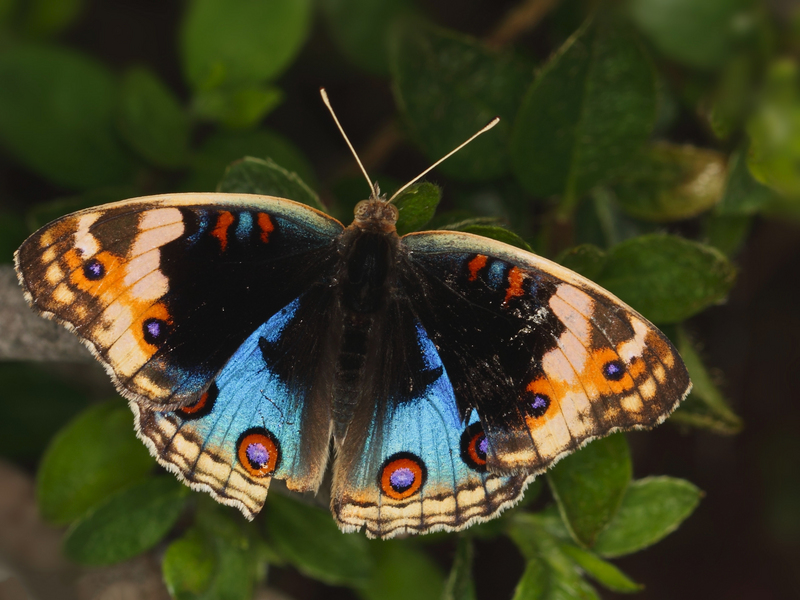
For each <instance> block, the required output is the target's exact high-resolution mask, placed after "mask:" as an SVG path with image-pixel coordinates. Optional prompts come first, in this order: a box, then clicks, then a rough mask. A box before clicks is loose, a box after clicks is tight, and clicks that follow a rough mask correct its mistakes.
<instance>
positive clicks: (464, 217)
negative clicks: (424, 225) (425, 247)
mask: <svg viewBox="0 0 800 600" xmlns="http://www.w3.org/2000/svg"><path fill="white" fill-rule="evenodd" d="M501 223H502V219H501V218H500V217H476V216H474V215H473V214H472V212H471V211H468V210H448V211H444V212H439V213H438V214H437V215H436V216H434V217H433V219H431V220H430V222H429V223H428V229H447V230H450V231H461V228H462V227H469V226H471V225H496V226H500V224H501Z"/></svg>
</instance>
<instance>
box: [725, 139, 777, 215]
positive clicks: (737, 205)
mask: <svg viewBox="0 0 800 600" xmlns="http://www.w3.org/2000/svg"><path fill="white" fill-rule="evenodd" d="M746 156H747V148H746V147H745V148H742V149H740V150H738V151H736V152H734V153H733V154H732V155H731V158H730V160H729V161H728V181H727V183H726V185H725V193H724V194H723V196H722V200H721V201H720V203H719V204H718V205H717V208H716V212H717V213H719V214H722V215H752V214H755V213H758V212H760V211H761V210H763V209H764V208H765V207H767V206H768V205H769V204H770V203H772V202H773V201H774V198H775V194H774V192H773V191H772V190H771V189H769V188H768V187H767V186H765V185H763V184H761V183H759V182H758V181H756V180H755V178H754V177H753V176H752V175H751V174H750V169H748V168H747V160H746Z"/></svg>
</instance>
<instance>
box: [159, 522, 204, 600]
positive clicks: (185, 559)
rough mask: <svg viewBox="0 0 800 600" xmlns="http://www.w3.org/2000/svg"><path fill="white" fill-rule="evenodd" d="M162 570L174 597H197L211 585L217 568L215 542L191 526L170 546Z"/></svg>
mask: <svg viewBox="0 0 800 600" xmlns="http://www.w3.org/2000/svg"><path fill="white" fill-rule="evenodd" d="M161 570H162V572H163V574H164V583H166V584H167V590H169V593H170V595H171V596H172V597H173V598H176V599H178V600H183V599H189V598H196V597H197V594H200V593H201V592H204V591H206V590H207V589H208V588H209V586H210V585H211V581H212V579H213V576H214V572H215V571H216V570H217V556H216V553H215V551H214V545H213V543H212V541H211V540H210V539H209V538H208V537H207V536H206V535H205V534H203V532H202V531H201V530H200V529H198V528H196V527H194V528H192V529H190V530H189V531H187V532H186V533H184V534H183V536H181V537H180V538H178V539H177V540H175V541H174V542H172V543H171V544H170V545H169V547H168V548H167V551H166V553H165V554H164V562H163V563H162V565H161Z"/></svg>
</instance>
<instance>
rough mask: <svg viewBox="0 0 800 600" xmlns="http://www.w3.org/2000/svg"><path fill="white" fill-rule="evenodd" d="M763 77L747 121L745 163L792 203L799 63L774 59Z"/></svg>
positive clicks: (799, 155)
mask: <svg viewBox="0 0 800 600" xmlns="http://www.w3.org/2000/svg"><path fill="white" fill-rule="evenodd" d="M766 78H767V81H766V83H765V86H764V91H763V93H762V96H763V97H762V100H761V102H760V104H759V106H758V108H757V109H756V111H755V114H754V115H753V116H752V117H751V119H750V121H749V122H748V123H747V133H748V134H750V151H749V153H748V156H747V166H748V167H750V172H751V173H752V174H753V177H755V179H756V180H757V181H759V182H761V183H763V184H764V185H767V186H769V187H770V188H772V189H773V190H775V191H777V192H778V193H779V194H782V195H784V196H786V197H788V198H789V199H791V200H792V201H793V202H794V204H795V205H796V204H797V203H798V201H800V168H799V167H798V165H799V164H800V66H798V63H797V62H795V61H793V60H792V59H788V58H786V59H781V60H778V61H776V62H775V63H773V64H772V66H771V67H770V68H769V70H768V72H767V76H766ZM795 210H797V209H796V206H795Z"/></svg>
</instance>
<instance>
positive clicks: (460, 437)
mask: <svg viewBox="0 0 800 600" xmlns="http://www.w3.org/2000/svg"><path fill="white" fill-rule="evenodd" d="M373 343H374V345H375V350H374V351H370V352H368V353H367V356H368V364H367V365H366V368H365V373H367V374H372V376H369V375H368V376H367V378H366V380H365V381H363V382H362V383H363V385H362V390H363V393H362V394H361V396H360V397H359V399H358V401H357V408H356V410H355V411H354V418H353V421H352V422H351V424H350V427H349V428H348V430H347V434H346V437H345V438H344V440H343V441H342V442H341V444H340V446H339V447H338V448H337V450H338V452H337V456H336V461H335V463H334V470H333V488H332V509H333V513H334V516H335V518H336V520H337V522H338V523H339V526H340V527H341V528H342V529H343V530H345V531H353V530H357V529H361V528H364V529H365V530H366V532H367V535H368V536H370V537H382V538H389V537H393V536H395V535H398V534H402V533H425V532H430V531H437V530H440V529H445V530H458V529H463V528H464V527H467V526H469V525H470V524H472V523H474V522H476V521H483V520H487V519H490V518H492V517H493V516H495V515H496V514H497V513H499V512H500V511H502V510H503V509H504V508H506V507H508V506H510V505H512V504H514V503H515V502H516V501H517V500H518V499H519V497H520V496H521V495H522V493H523V492H524V490H525V488H526V487H527V485H528V483H529V481H530V480H531V479H532V477H531V476H530V475H528V474H527V473H521V474H496V473H490V472H489V471H488V470H487V468H486V454H485V451H486V440H485V436H484V434H483V429H482V426H481V421H480V416H479V413H478V412H477V411H473V412H472V413H471V415H470V418H469V420H467V421H465V420H464V419H463V418H462V415H461V414H460V412H459V410H458V406H457V404H456V399H455V395H454V392H453V386H452V384H451V379H450V376H449V374H448V372H447V370H446V368H445V367H444V365H443V364H442V361H441V359H440V358H439V355H438V353H437V351H436V348H435V347H434V345H433V343H432V342H431V340H430V338H429V336H428V333H427V332H426V331H425V329H424V327H423V326H422V324H421V323H420V322H419V320H418V319H417V318H416V317H415V315H414V314H413V311H412V310H411V307H410V305H409V304H408V302H407V300H406V299H404V298H402V296H401V297H400V298H395V300H394V302H391V303H390V304H389V306H388V307H387V308H386V314H384V315H382V318H380V319H377V320H376V324H375V328H374V330H373Z"/></svg>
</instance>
